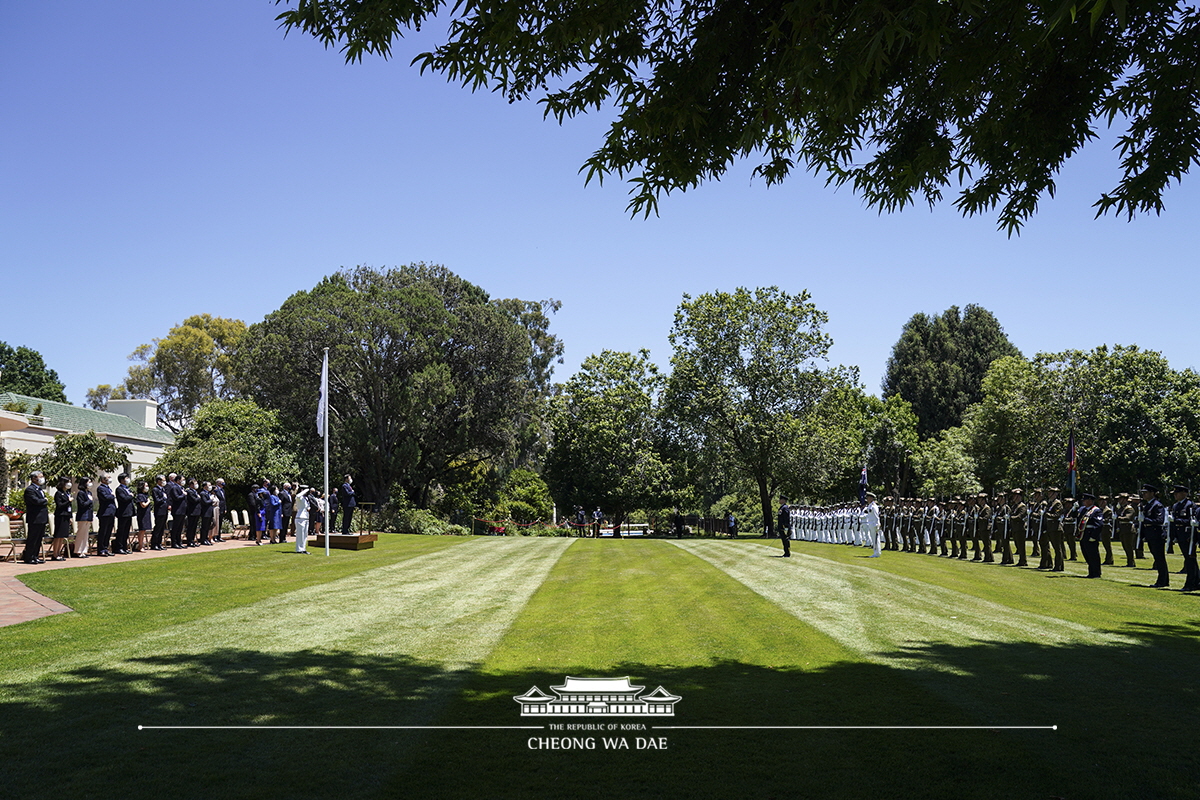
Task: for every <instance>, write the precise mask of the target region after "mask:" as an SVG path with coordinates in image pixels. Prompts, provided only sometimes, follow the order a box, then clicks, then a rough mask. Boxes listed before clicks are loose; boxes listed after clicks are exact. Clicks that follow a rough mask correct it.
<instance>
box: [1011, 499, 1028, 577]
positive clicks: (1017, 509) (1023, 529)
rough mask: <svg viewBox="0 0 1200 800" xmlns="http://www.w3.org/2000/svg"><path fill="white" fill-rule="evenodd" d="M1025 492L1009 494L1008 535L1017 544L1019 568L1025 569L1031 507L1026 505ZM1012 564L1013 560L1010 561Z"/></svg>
mask: <svg viewBox="0 0 1200 800" xmlns="http://www.w3.org/2000/svg"><path fill="white" fill-rule="evenodd" d="M1024 494H1025V493H1024V492H1023V491H1021V490H1020V489H1013V490H1012V491H1010V492H1009V493H1008V496H1009V501H1008V535H1009V538H1011V539H1012V540H1013V541H1014V542H1016V544H1017V566H1018V567H1025V566H1028V565H1029V562H1028V561H1026V560H1025V539H1026V535H1027V532H1028V525H1029V506H1027V505H1025V498H1024ZM1009 563H1010V564H1011V563H1012V560H1011V559H1010V560H1009Z"/></svg>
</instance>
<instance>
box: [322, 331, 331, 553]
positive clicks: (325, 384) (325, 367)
mask: <svg viewBox="0 0 1200 800" xmlns="http://www.w3.org/2000/svg"><path fill="white" fill-rule="evenodd" d="M321 397H322V399H323V400H324V403H325V406H324V411H325V422H324V424H323V425H322V426H321V427H322V428H324V429H325V526H324V527H325V557H326V558H328V557H329V520H330V510H329V348H328V347H326V348H325V361H324V363H323V364H322V365H321Z"/></svg>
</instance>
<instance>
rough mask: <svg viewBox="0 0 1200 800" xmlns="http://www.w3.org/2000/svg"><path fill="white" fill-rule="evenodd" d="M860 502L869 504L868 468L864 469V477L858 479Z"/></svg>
mask: <svg viewBox="0 0 1200 800" xmlns="http://www.w3.org/2000/svg"><path fill="white" fill-rule="evenodd" d="M858 502H859V503H866V502H867V468H866V467H863V468H862V475H860V476H859V477H858Z"/></svg>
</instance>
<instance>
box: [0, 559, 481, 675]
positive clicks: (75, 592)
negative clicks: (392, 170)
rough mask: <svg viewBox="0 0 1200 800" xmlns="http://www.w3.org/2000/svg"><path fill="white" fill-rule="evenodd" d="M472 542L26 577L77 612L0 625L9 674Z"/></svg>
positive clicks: (155, 563) (161, 562)
mask: <svg viewBox="0 0 1200 800" xmlns="http://www.w3.org/2000/svg"><path fill="white" fill-rule="evenodd" d="M470 541H471V540H470V539H465V538H460V537H442V536H400V535H395V536H382V537H380V540H379V542H378V547H376V548H373V549H371V550H361V551H357V552H349V551H342V550H334V551H333V554H332V556H331V557H329V558H326V557H324V556H318V555H312V556H302V555H296V554H295V553H292V552H288V550H290V549H291V547H292V545H285V546H282V547H272V546H266V547H246V548H239V549H235V550H225V551H220V552H216V553H203V554H194V555H189V556H186V557H182V558H161V559H154V560H149V561H141V562H133V563H115V564H114V563H105V564H102V565H97V566H88V567H80V568H75V569H65V570H55V571H53V572H43V573H32V574H27V575H24V576H22V579H21V580H22V581H23V582H24V583H26V584H27V585H28V586H30V587H31V588H33V589H35V590H37V591H39V592H42V593H43V594H45V595H47V596H49V597H52V598H54V599H55V600H58V601H59V602H61V603H65V604H67V605H68V606H70V607H71V608H72V609H74V612H73V613H68V614H59V615H56V616H53V617H45V618H43V619H39V620H34V621H32V622H26V623H22V624H20V625H11V626H6V627H3V628H0V668H2V669H3V673H4V674H9V673H11V672H13V671H19V670H21V669H24V668H27V667H30V666H36V667H38V668H41V667H43V666H44V665H48V664H55V663H62V662H63V661H64V660H65V659H76V660H78V659H79V658H80V657H81V656H82V655H84V654H86V653H92V654H93V657H95V658H97V659H103V658H105V657H106V656H105V653H107V652H108V650H109V648H110V647H116V646H120V645H121V643H122V642H125V641H126V640H128V639H130V638H131V637H133V636H136V635H138V634H141V633H146V632H150V631H155V630H159V629H161V628H163V627H165V626H169V625H176V624H179V623H181V622H186V621H189V620H196V619H201V618H203V617H206V616H211V615H213V614H218V613H221V612H223V611H227V610H229V609H231V608H237V607H240V606H246V605H252V604H255V603H259V602H262V601H264V600H266V599H268V598H271V597H274V596H277V595H280V594H284V593H286V592H291V591H294V590H296V589H299V588H302V587H305V586H316V585H321V584H325V583H329V582H331V581H335V580H338V579H339V578H343V577H346V576H349V575H354V574H357V573H360V572H365V571H367V570H370V569H375V568H376V567H380V566H386V565H388V564H396V563H399V562H402V561H405V560H407V559H410V558H415V557H417V556H420V555H424V554H430V553H436V552H439V551H441V550H445V549H447V548H451V547H458V546H461V545H463V544H466V543H468V542H470ZM314 549H315V548H314Z"/></svg>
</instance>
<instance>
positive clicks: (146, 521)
mask: <svg viewBox="0 0 1200 800" xmlns="http://www.w3.org/2000/svg"><path fill="white" fill-rule="evenodd" d="M133 510H134V514H135V516H136V518H137V536H138V540H137V549H138V552H141V551H143V550H145V549H146V534H148V533H150V531H151V529H152V528H153V527H154V509H152V508H151V507H150V484H149V483H147V482H146V481H138V482H137V494H135V495H134V498H133Z"/></svg>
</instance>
